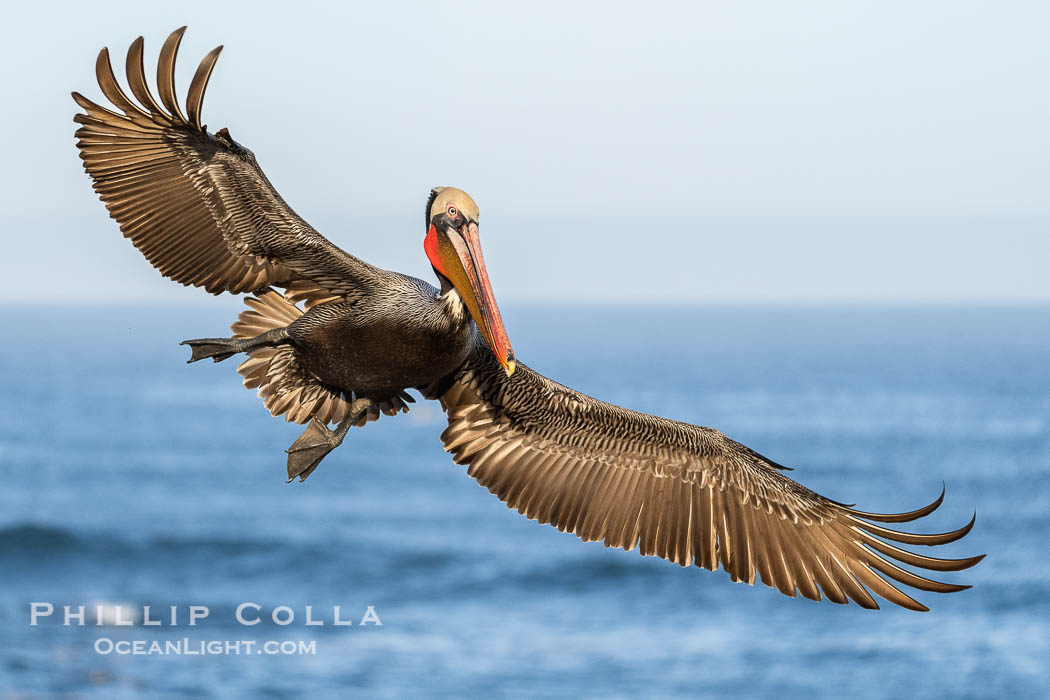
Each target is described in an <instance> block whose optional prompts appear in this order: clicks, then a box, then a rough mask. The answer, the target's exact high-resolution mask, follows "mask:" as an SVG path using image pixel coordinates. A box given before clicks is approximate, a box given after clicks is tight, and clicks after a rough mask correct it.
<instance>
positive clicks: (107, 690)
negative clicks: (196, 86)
mask: <svg viewBox="0 0 1050 700" xmlns="http://www.w3.org/2000/svg"><path fill="white" fill-rule="evenodd" d="M235 310H236V306H235V305H234V304H232V303H230V302H226V303H225V304H224V303H221V302H219V301H217V302H216V303H215V304H213V305H212V306H208V307H200V308H195V307H165V306H161V307H157V308H154V309H145V308H119V307H106V308H88V307H81V308H76V307H74V308H70V307H58V306H54V307H29V308H26V307H18V308H16V307H10V306H9V307H6V308H5V309H4V312H3V315H4V334H5V336H4V340H3V344H2V345H3V348H2V350H0V397H2V399H3V400H2V401H0V412H2V413H0V466H2V468H3V472H4V474H5V476H6V478H5V481H4V486H3V488H2V489H0V571H2V585H0V656H2V665H0V696H3V697H22V696H28V697H34V696H53V695H59V696H62V695H76V696H78V697H100V698H112V697H141V696H156V697H166V696H171V697H182V696H196V697H230V696H242V697H294V696H300V695H304V694H305V695H310V696H313V697H327V696H332V697H344V696H346V695H350V694H357V695H361V696H365V697H392V698H397V697H410V696H419V695H427V696H434V697H464V696H492V695H497V696H511V697H525V698H532V697H546V696H552V697H553V696H592V697H593V696H601V697H639V696H648V697H672V696H684V697H699V696H724V695H729V694H733V695H741V696H744V697H776V698H793V697H811V696H830V695H850V696H854V697H887V696H889V697H996V696H1007V695H1009V696H1016V697H1037V696H1044V697H1045V696H1046V693H1047V690H1048V688H1050V670H1048V660H1050V603H1048V601H1050V564H1048V557H1047V545H1046V533H1047V532H1048V528H1050V492H1048V489H1047V486H1046V484H1047V477H1048V476H1050V362H1048V358H1050V309H1047V308H1035V307H1033V308H1012V309H1008V308H978V309H974V308H906V307H895V308H874V307H859V308H844V307H843V308H833V307H813V308H793V307H782V308H777V307H768V308H756V307H743V308H712V307H698V308H677V309H659V310H654V309H646V308H641V307H639V308H630V309H618V308H612V307H579V308H573V307H570V308H557V309H554V308H550V309H544V308H515V307H513V306H511V307H509V308H507V309H505V312H506V313H505V318H506V321H507V327H508V329H509V331H510V336H511V340H512V341H513V342H514V346H515V350H516V351H517V354H518V356H519V357H520V358H521V359H522V360H523V361H524V362H526V363H527V364H529V365H530V366H532V367H534V368H535V369H537V370H538V371H541V372H543V373H545V374H547V375H549V376H551V377H553V378H555V379H557V380H559V381H561V382H563V383H566V384H569V385H571V386H573V387H575V388H577V389H579V390H581V391H584V392H587V393H590V394H592V395H596V396H598V397H600V398H603V399H606V400H609V401H614V402H617V403H622V404H624V405H627V406H630V407H632V408H636V409H639V410H643V411H649V412H656V413H660V414H662V415H667V416H669V417H673V418H677V419H680V420H685V421H689V422H695V423H699V424H702V425H711V426H715V427H718V428H720V429H721V430H723V431H724V432H726V433H727V434H729V435H730V436H732V437H734V438H736V439H738V440H740V441H742V442H744V443H746V444H748V445H749V446H751V447H753V448H754V449H756V450H758V451H759V452H761V453H763V454H765V455H768V456H769V457H771V458H772V459H775V460H777V461H779V462H781V463H783V464H787V465H790V466H793V467H795V468H796V471H795V472H793V473H792V475H791V476H793V477H794V478H797V479H799V480H800V481H802V482H803V483H805V484H806V485H808V486H810V487H812V488H814V489H816V490H818V491H820V492H821V493H823V494H825V495H827V496H829V497H830V498H833V499H836V500H839V501H845V502H856V503H857V504H858V507H861V508H863V509H865V510H882V511H901V510H907V509H912V508H916V507H918V506H920V505H923V504H925V503H927V502H929V501H930V500H932V499H933V498H934V497H935V496H936V495H937V494H938V493H939V492H940V489H941V484H942V480H943V481H945V482H946V483H947V497H946V500H945V504H944V505H943V506H942V508H941V510H940V511H938V512H937V513H935V514H934V515H933V516H931V517H930V518H929V519H928V522H924V523H923V524H922V527H923V528H924V531H940V530H944V529H950V528H954V527H958V526H960V525H962V524H964V523H965V522H966V521H967V520H969V518H970V516H971V514H972V512H973V511H974V510H976V511H977V525H976V527H975V529H974V530H973V532H972V533H971V534H970V535H969V536H968V537H967V538H965V539H964V540H962V541H961V542H959V543H956V544H953V545H950V546H949V547H946V548H944V549H942V550H940V553H941V554H942V555H944V556H967V555H972V554H977V553H987V554H988V557H987V559H986V560H985V561H984V562H982V563H981V564H980V565H978V566H977V568H975V569H973V570H970V571H967V572H962V573H959V574H947V575H945V578H948V579H950V580H953V581H958V582H964V583H970V584H973V585H974V588H973V589H971V590H968V591H964V592H962V593H957V594H952V595H937V594H930V593H921V592H920V593H919V594H917V595H918V597H919V599H920V600H922V601H923V602H925V603H926V604H928V605H929V606H930V607H931V608H932V611H931V612H929V613H924V614H920V613H912V612H908V611H905V610H900V609H895V608H892V607H890V606H888V605H886V606H884V607H883V610H881V611H878V612H869V611H865V610H861V609H859V608H858V607H856V606H854V605H850V606H838V605H833V604H830V603H826V602H825V603H813V602H811V601H808V600H804V599H801V598H800V599H794V600H793V599H790V598H787V597H784V596H782V595H781V594H780V593H778V592H776V591H774V590H772V589H768V588H766V587H764V586H761V585H758V586H756V587H754V588H751V587H748V586H745V585H742V584H734V583H732V582H730V580H729V577H728V576H727V575H726V574H725V573H723V572H718V573H710V572H706V571H703V570H699V569H694V568H691V569H681V568H680V567H678V566H676V565H672V564H668V563H666V562H663V561H660V560H657V559H652V558H642V557H639V556H638V555H637V554H636V553H624V552H620V551H617V550H607V549H605V548H603V547H602V546H601V545H599V544H594V543H592V544H582V543H580V542H579V541H578V540H576V539H575V538H574V537H572V536H571V535H565V534H562V533H559V532H557V531H556V530H554V529H553V528H550V527H542V526H539V525H537V524H535V523H532V522H529V521H527V520H525V519H524V518H522V517H521V516H519V515H517V514H516V513H515V512H513V511H510V510H508V509H507V508H506V507H505V506H504V505H503V504H502V503H500V502H499V501H498V500H497V499H496V498H495V497H493V496H491V495H490V494H489V493H488V492H487V491H486V490H484V489H483V488H481V487H479V486H478V485H476V484H475V483H474V482H473V481H472V480H470V479H469V478H468V477H467V476H466V475H465V474H464V469H463V468H462V467H459V466H456V465H454V464H453V463H452V461H451V460H450V459H449V457H448V455H447V454H445V453H444V452H443V450H442V448H441V445H440V442H439V441H438V435H439V433H440V432H441V430H442V428H443V425H444V420H443V417H442V414H441V413H440V410H439V408H438V407H437V406H436V405H433V404H430V405H425V404H424V405H421V404H416V405H415V406H414V407H413V410H412V412H411V413H410V414H408V415H402V416H397V417H395V418H388V417H384V418H382V419H380V421H379V422H378V423H374V424H370V425H369V426H367V428H366V429H364V430H357V429H355V430H354V431H352V432H351V434H350V436H349V438H348V441H347V442H346V443H345V444H344V445H343V446H342V447H340V448H339V449H338V450H337V451H336V452H334V453H333V454H332V455H330V456H329V457H328V458H327V459H326V461H325V462H324V463H323V464H322V465H321V467H320V468H319V469H318V470H317V472H316V473H315V474H314V475H313V476H311V477H310V479H309V480H308V481H307V482H306V483H304V484H298V483H297V484H291V485H288V484H285V483H284V452H283V450H284V449H285V448H286V447H287V446H288V445H289V444H291V442H292V441H293V440H294V439H295V438H296V436H297V435H298V433H299V431H300V428H299V427H298V426H294V425H288V424H286V423H284V422H283V421H280V420H278V419H274V418H271V417H270V416H269V415H268V414H267V413H266V411H265V410H264V409H263V408H262V405H261V402H260V401H259V400H258V399H257V398H256V397H255V396H254V395H253V394H252V393H250V392H247V391H245V390H244V389H243V388H242V387H241V385H240V377H239V376H238V375H237V374H236V373H235V372H234V368H235V366H236V361H230V362H226V363H222V364H217V365H212V364H204V363H200V364H197V365H192V366H188V365H186V364H185V359H186V356H187V355H188V353H187V352H186V348H181V347H179V346H178V345H177V343H178V341H179V340H182V339H184V338H192V337H201V336H210V335H223V334H225V328H226V326H227V325H228V323H229V321H230V320H231V318H232V315H233V313H234V312H235ZM33 602H50V603H52V604H53V605H54V606H55V608H56V611H55V613H54V614H53V615H52V616H51V617H48V618H43V619H42V620H41V621H40V622H39V624H38V625H36V626H31V625H30V624H29V623H30V604H31V603H33ZM244 602H253V603H257V604H258V605H259V606H260V609H259V612H258V613H257V614H258V615H259V616H260V617H261V618H262V622H260V624H258V625H254V626H244V625H241V624H239V623H238V622H237V621H236V619H235V615H234V613H235V610H236V608H237V606H238V605H239V604H241V603H244ZM62 605H73V606H77V605H85V606H87V612H86V615H85V617H86V622H87V624H85V625H84V626H78V625H71V626H65V625H63V624H61V617H62V607H61V606H62ZM96 605H99V606H103V611H102V612H103V615H102V618H101V620H102V622H104V623H106V624H102V625H96V624H95V613H94V612H92V611H93V610H94V606H96ZM118 605H120V606H123V609H124V610H126V611H131V612H130V617H131V618H132V619H133V621H134V622H135V624H133V625H131V626H119V625H116V624H113V623H114V622H115V620H114V619H111V618H112V609H113V607H114V606H118ZM144 605H150V606H152V609H153V610H154V611H160V613H159V614H157V613H154V616H155V617H165V616H166V615H167V614H168V613H167V612H166V611H167V610H168V609H169V607H170V606H178V607H177V611H178V615H179V619H178V622H179V625H178V626H170V625H167V624H163V625H158V626H150V625H145V624H143V623H144V620H143V618H142V607H143V606H144ZM190 605H202V606H207V607H208V609H209V611H210V613H209V616H208V617H207V618H206V619H204V620H202V621H201V622H200V623H199V624H198V625H196V626H193V627H190V626H188V625H187V624H186V623H187V619H186V618H187V616H188V610H189V608H188V606H190ZM279 606H288V607H290V608H291V609H292V611H293V613H294V614H295V621H294V622H293V623H292V624H289V625H277V624H274V623H273V622H272V621H271V620H270V617H269V615H270V613H271V611H272V610H273V609H274V608H277V607H279ZM306 606H311V608H312V615H313V617H314V618H315V619H318V618H319V619H321V620H323V621H324V622H325V624H323V625H305V624H303V622H304V617H305V608H306ZM333 606H340V609H341V611H342V612H341V617H342V618H343V619H350V620H352V621H353V623H354V624H353V625H352V626H336V625H333V624H332V622H333ZM368 606H373V609H374V611H375V613H376V616H378V617H379V618H380V620H381V622H382V623H383V624H382V626H377V625H374V624H373V625H365V626H362V625H359V624H358V623H359V622H360V620H361V618H362V617H363V616H364V615H365V612H366V610H367V608H368ZM254 610H255V609H254V608H251V609H249V610H248V617H249V618H252V617H254V615H255V614H256V613H255V612H254ZM136 611H137V612H136ZM101 638H105V639H107V640H109V641H110V642H113V643H117V642H120V641H127V642H130V641H135V640H138V641H140V642H143V641H144V642H145V643H148V642H152V641H160V642H162V643H163V642H166V641H171V642H175V641H176V640H182V639H188V640H190V643H191V644H198V645H199V643H200V642H202V641H209V640H220V641H223V642H228V641H231V640H254V641H256V642H257V643H259V644H262V643H263V642H264V641H277V642H281V641H285V642H287V641H290V642H293V643H298V642H300V641H302V642H306V643H311V642H312V643H314V653H310V654H301V655H300V654H293V655H267V654H246V653H241V654H237V655H234V654H222V655H200V654H196V655H191V654H182V655H174V654H168V655H159V654H153V655H136V654H118V653H115V652H113V653H108V654H101V653H97V652H96V649H95V645H96V641H97V640H99V639H101Z"/></svg>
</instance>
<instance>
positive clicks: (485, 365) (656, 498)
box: [440, 340, 983, 610]
mask: <svg viewBox="0 0 1050 700" xmlns="http://www.w3.org/2000/svg"><path fill="white" fill-rule="evenodd" d="M440 399H441V403H442V406H443V407H444V408H445V410H446V412H447V413H448V423H449V425H448V428H447V429H446V430H445V431H444V433H442V436H441V439H442V441H443V442H444V444H445V449H447V450H448V451H450V452H452V454H453V456H454V457H455V460H456V462H457V463H459V464H467V465H470V468H469V469H468V471H467V473H468V474H469V475H470V476H472V477H474V478H475V479H477V480H478V482H479V483H481V485H482V486H485V487H486V488H488V489H489V491H491V492H492V493H494V494H496V495H497V496H498V497H499V498H500V499H501V500H503V501H505V502H506V503H507V505H508V506H510V507H511V508H515V509H517V510H518V512H519V513H522V514H523V515H525V516H526V517H528V518H531V519H533V520H538V521H539V522H541V523H549V524H551V525H554V526H555V527H557V528H558V529H559V530H562V531H563V532H572V533H574V534H576V535H577V536H578V537H579V538H580V539H582V540H585V541H591V540H601V541H603V542H604V543H605V545H606V546H607V547H621V548H623V549H626V550H630V549H634V548H635V547H638V548H639V550H640V552H641V553H642V554H643V555H656V556H659V557H663V558H664V559H669V560H670V561H673V562H677V563H679V564H681V565H682V566H688V565H689V564H696V565H697V566H702V567H704V568H706V569H710V570H712V571H714V570H715V569H717V568H718V566H719V564H721V566H722V568H724V569H725V570H726V571H727V572H729V574H730V575H731V576H732V578H733V580H734V581H746V582H747V583H749V584H754V582H755V580H756V578H761V580H762V582H763V583H765V584H766V585H768V586H772V587H775V588H777V589H779V590H780V591H781V592H782V593H785V594H786V595H789V596H792V597H794V596H795V595H796V591H797V592H801V593H802V595H804V596H806V597H807V598H811V599H813V600H820V599H821V591H823V594H824V596H825V597H827V598H828V599H829V600H831V601H834V602H836V603H846V602H848V600H853V601H855V602H857V603H858V604H860V605H861V606H863V607H865V608H878V604H877V603H876V602H875V599H874V597H873V596H872V594H875V595H878V596H881V597H883V598H885V599H886V600H889V601H891V602H893V603H896V604H897V605H901V606H903V607H906V608H910V609H912V610H926V609H927V608H926V607H925V606H923V605H922V604H921V603H919V602H917V601H916V600H914V599H912V598H911V597H909V596H908V595H906V594H905V593H903V592H902V591H901V590H900V589H899V588H898V587H897V586H896V585H895V584H894V583H892V582H897V583H900V584H905V585H907V586H912V587H915V588H918V589H921V590H924V591H937V592H941V593H944V592H952V591H959V590H963V589H965V588H969V586H962V585H956V584H948V583H941V582H938V581H933V580H930V579H927V578H924V577H921V576H918V575H916V574H914V573H912V572H910V571H907V570H905V569H903V568H901V567H900V566H898V564H907V565H910V566H915V567H919V568H923V569H928V570H931V571H958V570H961V569H965V568H968V567H970V566H973V565H974V564H976V563H977V562H978V561H980V560H981V559H982V558H983V555H982V556H978V557H971V558H966V559H936V558H933V557H928V556H923V555H920V554H916V553H913V552H910V551H906V550H904V549H901V548H899V547H896V546H895V545H893V544H890V543H889V542H887V541H886V540H890V541H893V542H902V543H905V544H913V545H939V544H945V543H948V542H953V541H955V540H958V539H959V538H961V537H963V536H964V535H965V534H966V533H967V532H969V531H970V529H971V528H972V527H973V523H974V521H973V520H971V521H970V523H969V524H968V525H966V526H965V527H962V528H960V529H958V530H955V531H953V532H946V533H942V534H928V535H920V534H911V533H905V532H899V531H897V530H892V529H889V528H886V527H882V526H880V525H878V524H876V523H879V522H882V523H900V522H907V521H910V520H915V519H917V518H921V517H923V516H925V515H928V514H929V513H931V512H933V511H934V510H935V509H936V508H937V507H938V506H939V505H940V504H941V501H942V499H943V498H944V493H943V492H942V493H941V496H940V497H938V498H937V500H936V501H934V502H933V503H931V504H930V505H928V506H926V507H925V508H920V509H919V510H916V511H912V512H910V513H899V514H895V515H889V514H886V515H884V514H878V513H864V512H861V511H858V510H854V509H852V508H849V507H847V506H844V505H842V504H840V503H836V502H834V501H831V500H829V499H827V498H824V497H823V496H821V495H820V494H817V493H814V492H813V491H810V490H809V489H807V488H806V487H804V486H802V485H801V484H799V483H797V482H795V481H793V480H791V479H789V478H787V477H786V476H784V475H783V474H782V473H781V472H780V471H779V470H780V469H783V467H780V465H777V464H775V463H773V462H771V461H769V460H768V459H766V458H765V457H763V456H761V455H759V454H758V453H756V452H754V451H753V450H751V449H749V448H747V447H745V446H744V445H742V444H740V443H738V442H736V441H734V440H731V439H729V438H728V437H726V436H725V435H723V434H722V433H720V432H718V431H717V430H714V429H712V428H701V427H698V426H695V425H687V424H685V423H679V422H676V421H671V420H666V419H664V418H657V417H655V416H649V415H645V414H642V413H637V412H635V411H629V410H626V409H623V408H620V407H619V406H613V405H611V404H607V403H604V402H602V401H598V400H596V399H593V398H591V397H589V396H584V395H583V394H580V393H578V392H575V391H573V390H572V389H569V388H567V387H564V386H562V385H560V384H557V383H556V382H553V381H551V380H549V379H547V378H546V377H543V376H542V375H539V374H537V373H535V372H533V371H532V370H530V369H529V368H528V367H526V366H524V365H521V364H519V365H518V369H517V371H516V372H515V373H514V374H513V375H512V376H511V377H507V375H506V373H505V372H504V371H503V369H502V368H501V367H500V366H499V364H498V363H497V362H496V360H495V358H494V357H493V355H492V352H491V351H490V350H489V349H488V347H487V346H485V344H484V341H480V340H478V341H477V342H476V345H475V348H474V350H473V351H472V353H471V355H470V357H469V359H468V360H467V362H466V363H465V365H464V366H463V367H462V368H461V369H460V370H459V372H458V373H457V374H456V375H455V376H454V377H453V378H452V380H451V385H450V386H448V387H447V388H446V389H445V390H444V391H442V392H441V394H440Z"/></svg>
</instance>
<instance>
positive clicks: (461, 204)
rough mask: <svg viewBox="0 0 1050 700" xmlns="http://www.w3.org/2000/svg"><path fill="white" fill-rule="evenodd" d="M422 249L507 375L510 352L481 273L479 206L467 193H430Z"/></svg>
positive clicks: (512, 365) (446, 190)
mask: <svg viewBox="0 0 1050 700" xmlns="http://www.w3.org/2000/svg"><path fill="white" fill-rule="evenodd" d="M423 247H424V249H425V250H426V252H427V257H428V258H430V264H431V265H433V266H434V270H435V271H436V272H437V273H438V274H439V275H441V276H442V277H443V278H445V279H447V280H448V281H449V282H450V283H451V284H452V287H453V288H454V290H455V293H457V294H459V296H460V298H461V299H462V300H463V303H465V304H466V306H467V309H468V310H469V311H470V315H471V316H472V317H473V318H474V323H476V324H477V326H478V328H479V329H480V330H481V334H482V335H483V336H484V337H485V340H486V341H487V342H488V344H489V347H490V348H492V352H494V353H495V354H496V359H497V360H499V363H500V365H501V366H502V367H503V369H504V370H505V371H506V372H507V375H508V376H510V375H511V374H513V373H514V368H515V366H516V364H515V361H514V350H512V349H511V347H510V340H509V339H508V338H507V331H506V329H505V328H504V327H503V319H502V318H500V315H499V307H497V306H496V297H495V296H494V295H493V294H492V285H491V283H490V282H489V273H488V272H487V271H486V270H485V258H483V257H482V255H481V240H480V239H479V238H478V205H477V204H475V203H474V200H473V199H471V198H470V195H469V194H467V193H466V192H464V191H463V190H457V189H456V188H455V187H435V188H434V189H433V190H431V191H430V201H428V202H427V237H426V240H425V241H424V242H423Z"/></svg>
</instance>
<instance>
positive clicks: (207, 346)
mask: <svg viewBox="0 0 1050 700" xmlns="http://www.w3.org/2000/svg"><path fill="white" fill-rule="evenodd" d="M179 345H189V346H190V350H191V351H192V354H191V355H190V359H188V360H186V362H187V363H189V362H196V361H197V360H203V359H204V358H206V357H210V358H212V359H214V360H215V361H216V362H222V361H223V360H225V359H226V358H228V357H233V356H234V355H236V354H237V353H239V352H240V351H241V350H240V348H238V347H237V345H236V341H235V340H234V339H233V338H197V339H195V340H184V341H182V342H181V343H179Z"/></svg>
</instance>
